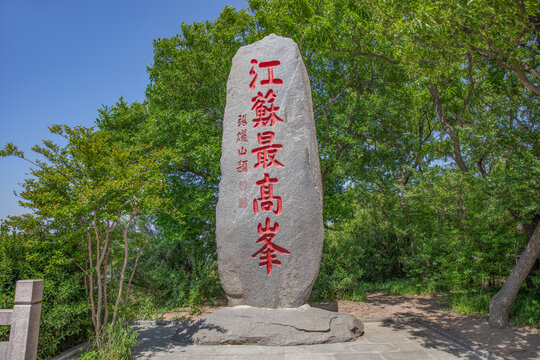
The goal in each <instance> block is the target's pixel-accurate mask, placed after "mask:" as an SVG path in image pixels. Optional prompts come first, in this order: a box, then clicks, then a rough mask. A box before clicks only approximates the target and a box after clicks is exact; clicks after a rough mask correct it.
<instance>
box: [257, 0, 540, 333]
mask: <svg viewBox="0 0 540 360" xmlns="http://www.w3.org/2000/svg"><path fill="white" fill-rule="evenodd" d="M250 6H251V8H252V9H253V10H254V12H255V17H256V18H257V23H258V24H260V25H262V29H263V30H262V31H265V32H270V31H275V32H277V33H280V34H283V35H286V36H291V37H293V38H295V39H296V41H297V42H298V43H299V44H300V47H301V48H302V49H303V50H304V56H305V60H306V62H307V63H308V64H313V66H312V67H308V72H309V73H310V74H311V76H312V84H314V90H315V92H316V94H314V98H315V99H316V100H315V101H314V103H315V104H317V103H318V100H317V99H321V100H322V103H320V102H319V106H321V105H322V106H321V109H320V111H321V113H322V116H320V117H319V118H318V121H319V122H318V135H319V139H321V138H322V139H325V137H324V135H323V134H325V133H326V134H328V132H331V131H332V130H336V132H334V135H333V136H330V137H329V138H330V139H332V141H333V142H334V143H335V144H337V145H338V146H337V147H336V148H334V147H333V146H332V145H330V143H327V144H324V143H323V145H322V149H321V153H322V154H323V161H322V168H323V172H324V171H329V173H330V174H332V173H333V174H334V176H335V175H337V174H339V173H345V174H347V175H348V178H347V181H345V182H343V184H347V185H348V186H350V187H356V188H357V189H362V188H365V187H366V186H367V187H368V189H369V191H373V187H372V185H375V188H379V189H381V191H382V192H384V193H385V194H386V195H387V196H386V199H389V198H390V196H391V191H392V190H391V189H392V188H397V190H398V191H399V192H400V197H401V200H400V210H401V213H402V215H400V217H401V218H402V219H403V220H404V221H403V222H402V223H401V224H399V223H397V224H396V225H398V228H400V230H399V232H401V233H402V234H404V235H405V236H404V238H405V239H408V241H411V251H412V253H411V255H412V257H415V256H416V255H415V253H414V248H415V246H414V245H413V243H412V241H413V240H414V238H413V236H412V232H411V230H414V226H413V227H411V226H410V225H411V220H412V219H411V217H410V215H409V210H408V209H409V208H410V204H408V202H407V199H408V197H407V193H408V192H410V189H411V182H415V183H420V184H421V183H423V182H424V181H425V180H427V179H428V177H429V176H432V175H433V174H437V175H436V176H437V177H438V178H440V179H443V177H441V175H443V176H444V177H448V176H450V178H448V179H451V178H452V177H457V178H460V179H462V180H460V181H465V182H466V183H468V184H469V185H467V186H469V187H470V190H475V191H478V199H482V200H481V201H486V200H490V201H489V203H490V204H491V205H490V206H494V207H497V208H503V209H505V211H506V212H507V213H509V214H510V215H511V216H512V217H513V218H514V221H515V223H516V225H519V226H520V227H521V226H522V225H524V226H522V227H524V228H525V229H526V230H527V236H528V243H529V245H527V246H526V247H525V248H524V252H523V253H522V255H521V257H520V260H519V261H518V263H517V264H516V266H515V267H514V271H513V273H512V275H511V276H510V277H509V278H508V281H507V283H508V285H507V286H504V287H503V289H501V293H500V294H499V295H497V296H495V297H494V298H493V300H492V306H491V309H492V311H491V321H490V323H491V324H492V325H493V326H505V325H506V324H507V322H508V312H509V308H510V305H511V304H512V302H513V299H514V297H515V296H516V294H517V291H518V290H519V288H520V285H521V282H522V281H523V279H524V277H526V276H527V273H528V272H529V270H530V268H531V267H532V266H533V264H534V262H535V260H536V259H537V258H538V250H537V249H538V247H539V246H538V245H536V242H537V241H538V236H536V235H535V234H536V232H535V229H538V227H539V226H540V225H539V224H540V223H539V219H540V211H539V208H538V203H539V198H538V189H539V186H538V182H537V181H536V180H535V179H537V178H538V169H539V161H540V148H539V144H538V137H539V136H538V119H539V113H538V108H539V106H538V105H539V104H538V102H539V98H538V94H539V87H538V81H539V78H538V76H539V75H538V74H539V71H540V68H539V64H538V62H537V57H538V55H539V54H540V48H539V46H540V43H539V41H538V40H539V39H540V36H539V25H538V24H539V22H538V19H539V16H540V5H539V4H538V2H536V1H520V0H516V1H513V2H509V1H497V0H495V1H492V0H485V1H482V0H480V1H460V0H448V1H432V2H426V1H407V2H403V1H395V0H373V1H365V2H358V1H349V0H331V1H315V0H313V1H302V2H295V3H291V2H288V1H282V0H273V1H262V0H251V1H250ZM310 70H311V71H310ZM327 71H333V72H338V73H339V76H338V77H337V78H334V79H332V84H329V83H327V84H325V83H324V82H323V83H322V85H323V86H322V87H319V85H320V84H321V80H323V79H324V76H325V75H326V74H327ZM364 74H371V79H370V80H371V81H369V80H363V79H364V78H365V75H364ZM379 79H384V81H385V82H387V84H389V88H388V89H389V91H387V92H384V91H381V90H383V89H384V84H382V83H380V82H377V80H379ZM343 80H345V81H343ZM333 86H334V87H333ZM370 92H373V95H374V98H380V97H381V96H384V97H385V98H384V105H385V106H386V108H387V109H388V110H393V109H396V110H397V113H398V116H396V117H395V119H396V120H398V121H397V124H399V125H396V126H395V127H394V126H393V124H394V123H393V121H392V120H393V118H394V117H393V116H392V113H391V112H390V111H386V112H385V111H382V110H383V109H377V107H376V104H377V102H376V100H375V101H373V100H372V101H371V103H367V102H366V103H364V104H362V106H360V107H358V108H352V107H351V106H350V105H349V107H342V108H338V107H337V106H336V105H338V104H339V103H340V100H342V99H343V100H345V99H346V101H345V102H344V104H354V103H357V104H358V103H361V102H362V100H363V99H364V98H366V95H367V94H369V93H370ZM325 98H326V100H325ZM368 99H369V98H368ZM402 101H404V102H402ZM325 103H326V104H325ZM403 103H405V104H407V105H408V106H405V107H403V106H399V104H403ZM366 109H373V115H372V116H370V115H371V114H370V113H369V112H367V111H366ZM400 112H401V114H400ZM399 115H401V117H400V116H399ZM343 118H345V119H346V118H349V119H350V122H349V124H348V125H347V122H345V123H344V124H343V125H345V126H343V125H341V126H340V123H339V122H338V121H336V120H338V119H343ZM373 120H374V123H373V125H374V126H373V127H371V126H370V121H373ZM379 120H380V124H377V121H379ZM323 121H324V122H323ZM325 128H326V129H325ZM322 129H324V130H322ZM325 130H326V131H325ZM384 130H390V131H389V132H388V133H385V131H384ZM400 133H401V134H402V135H403V136H400ZM321 135H323V136H321ZM352 137H354V138H352ZM323 141H324V140H323ZM363 144H365V146H362V145H363ZM328 145H330V146H328ZM377 145H379V148H380V147H383V150H384V151H381V152H379V151H377V150H378V148H377ZM381 145H382V146H381ZM332 148H334V149H335V150H334V151H332ZM357 149H358V150H359V152H356V150H357ZM336 150H337V151H336ZM328 151H330V153H329V156H328V155H326V154H328V153H327V152H328ZM341 152H346V154H345V156H343V155H342V154H340V153H341ZM362 152H364V155H362ZM365 153H369V154H370V155H365ZM335 154H339V155H338V157H337V158H336V157H333V156H332V155H335ZM325 155H326V156H328V159H331V161H330V166H325V165H326V164H325V161H324V160H325V159H324V157H325ZM368 156H369V158H370V159H371V161H369V162H366V158H367V157H368ZM347 157H348V158H347ZM345 158H347V161H346V162H343V161H342V160H345ZM336 160H337V161H336ZM373 160H375V161H373ZM452 163H453V165H452ZM334 164H337V165H334ZM366 165H367V166H366ZM374 167H375V168H374ZM365 168H368V169H369V170H368V171H367V173H371V175H372V176H369V177H366V176H362V175H361V171H360V169H365ZM438 168H444V169H445V170H446V171H444V172H440V171H439V170H438ZM429 173H431V175H430V174H429ZM326 175H327V177H328V174H326ZM377 177H378V178H379V180H377V179H376V178H377ZM384 179H386V180H387V181H386V182H385V181H384ZM454 184H455V182H454ZM325 185H328V184H325ZM415 188H417V187H416V186H415ZM383 189H384V190H383ZM456 190H457V189H452V188H451V189H450V191H453V192H455V191H456ZM325 193H326V194H327V192H326V189H325ZM464 194H466V192H461V193H457V192H455V193H454V195H453V201H455V204H456V208H457V211H458V212H459V217H460V224H461V225H460V226H461V227H462V230H461V231H462V232H465V233H466V232H469V233H470V229H468V228H467V226H468V225H467V222H469V219H470V217H471V212H470V211H468V209H467V207H468V205H467V203H466V202H465V201H464V198H465V197H464ZM491 200H493V201H491ZM426 201H429V200H427V199H426ZM375 206H376V205H375ZM469 210H470V208H469ZM476 214H479V213H476ZM498 216H501V217H502V218H504V215H503V214H498ZM514 274H515V276H514Z"/></svg>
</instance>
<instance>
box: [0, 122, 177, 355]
mask: <svg viewBox="0 0 540 360" xmlns="http://www.w3.org/2000/svg"><path fill="white" fill-rule="evenodd" d="M50 131H51V132H52V133H53V134H57V135H60V136H62V137H63V138H64V139H65V142H66V145H65V146H59V145H57V144H55V143H53V142H52V141H49V140H47V141H44V142H43V146H39V145H36V146H34V147H33V148H32V150H33V151H34V152H36V153H37V154H39V155H41V156H42V157H43V158H44V159H45V160H40V159H38V160H36V161H35V162H32V164H33V165H34V168H32V170H31V172H32V177H31V178H29V179H27V180H25V182H24V183H23V185H22V186H23V191H22V192H21V193H20V194H19V196H20V197H21V198H22V199H23V200H22V201H21V205H23V206H25V207H27V208H29V209H31V210H33V211H34V213H35V215H36V216H37V218H38V219H39V221H40V222H41V223H43V224H44V226H46V227H47V228H48V229H51V230H50V231H53V232H56V233H57V234H60V233H61V234H63V236H62V238H63V239H64V240H65V241H70V242H72V243H73V244H74V245H75V246H76V247H77V248H78V249H79V251H77V252H75V253H74V254H73V255H74V256H75V258H74V262H75V263H76V264H77V266H78V267H79V268H80V270H81V271H82V272H83V273H84V274H85V286H86V293H87V295H88V297H89V300H90V309H91V315H92V323H93V325H94V329H95V336H96V341H97V343H98V346H99V345H100V341H101V335H102V332H103V330H104V328H105V327H106V326H107V324H110V326H111V327H114V324H115V322H116V321H117V318H118V314H119V306H120V302H121V299H122V296H123V294H124V293H125V292H129V286H130V282H128V289H127V290H126V289H124V284H125V282H126V281H127V277H128V263H129V262H130V260H131V261H134V263H132V264H131V272H132V273H133V272H134V271H135V270H136V265H137V259H138V256H139V255H140V251H142V249H143V248H144V246H145V244H141V243H136V242H135V240H134V239H133V238H132V237H131V236H130V235H131V234H130V229H131V228H132V225H133V223H134V221H135V220H137V219H141V217H143V216H145V215H147V214H152V212H153V211H154V210H155V209H156V208H160V209H162V210H163V208H164V206H166V203H167V201H166V200H165V199H164V198H163V197H162V196H161V195H162V192H163V190H164V187H165V181H164V179H163V177H162V176H161V172H160V167H161V166H162V165H163V162H164V161H166V159H167V153H166V152H164V151H161V152H160V151H149V149H148V147H145V146H141V145H139V146H126V144H125V143H120V142H114V141H111V139H110V136H109V135H108V134H107V133H105V132H104V131H100V130H97V131H95V130H93V129H92V128H84V127H75V128H70V127H68V126H60V125H54V126H52V127H50ZM0 156H16V157H19V158H22V159H25V160H28V158H27V157H25V155H24V153H22V152H21V151H19V150H18V149H17V147H16V146H14V145H12V144H8V145H7V146H6V147H5V148H4V150H2V151H1V152H0ZM28 161H30V160H28ZM132 252H135V253H136V255H134V254H132ZM134 258H135V259H134ZM130 278H131V276H130ZM110 312H111V314H110ZM110 315H111V316H110Z"/></svg>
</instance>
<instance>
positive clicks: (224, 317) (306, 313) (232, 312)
mask: <svg viewBox="0 0 540 360" xmlns="http://www.w3.org/2000/svg"><path fill="white" fill-rule="evenodd" d="M363 332H364V325H363V323H362V322H361V321H360V320H359V319H358V318H356V317H354V316H353V315H350V314H342V313H337V312H331V311H327V310H322V309H318V308H312V307H310V306H309V305H304V306H302V307H299V308H294V309H264V308H254V307H250V306H236V307H233V308H224V309H221V310H219V311H216V312H215V313H212V314H210V315H207V316H205V317H203V318H201V319H199V320H197V321H195V322H194V323H192V324H190V325H188V326H187V327H183V328H181V329H180V330H179V331H178V332H177V333H176V334H175V335H174V336H173V341H177V342H181V343H185V344H199V345H219V344H221V345H225V344H229V345H233V344H257V345H281V346H286V345H312V344H323V343H336V342H346V341H352V340H355V339H356V338H357V337H358V336H360V335H362V334H363Z"/></svg>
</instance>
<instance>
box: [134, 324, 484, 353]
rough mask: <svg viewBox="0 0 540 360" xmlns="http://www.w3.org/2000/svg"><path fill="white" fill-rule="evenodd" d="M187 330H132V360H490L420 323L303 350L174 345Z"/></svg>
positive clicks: (378, 327) (373, 327)
mask: <svg viewBox="0 0 540 360" xmlns="http://www.w3.org/2000/svg"><path fill="white" fill-rule="evenodd" d="M179 326H182V325H155V326H143V325H137V326H133V329H134V330H135V331H137V332H138V333H139V338H138V341H139V343H138V344H137V345H136V346H135V347H134V348H133V356H132V359H170V360H176V359H182V360H183V359H193V360H194V359H198V360H205V359H217V360H228V359H231V360H232V359H235V360H248V359H250V360H251V359H254V358H256V359H257V360H264V359H272V360H274V359H276V360H277V359H281V360H303V359H306V360H327V359H328V360H338V359H339V360H348V359H363V360H371V359H377V360H392V359H399V360H422V359H441V360H446V359H485V358H487V357H483V356H480V355H478V354H477V353H475V352H473V351H471V350H470V349H468V348H466V347H464V346H462V345H460V344H458V343H456V342H455V341H453V340H451V339H449V338H447V337H444V336H442V335H440V334H439V333H437V332H435V331H433V330H430V329H428V328H426V327H424V326H422V325H420V324H418V323H416V322H408V323H389V322H369V323H365V327H366V328H365V331H366V332H365V335H363V336H361V337H360V338H358V339H357V340H356V341H354V342H348V343H338V344H320V345H304V346H257V345H184V344H179V343H175V342H173V341H171V337H172V336H173V335H174V333H175V332H176V331H177V330H178V328H179Z"/></svg>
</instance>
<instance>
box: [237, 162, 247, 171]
mask: <svg viewBox="0 0 540 360" xmlns="http://www.w3.org/2000/svg"><path fill="white" fill-rule="evenodd" d="M247 171H248V166H247V160H240V161H239V162H238V166H237V167H236V172H247Z"/></svg>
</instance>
